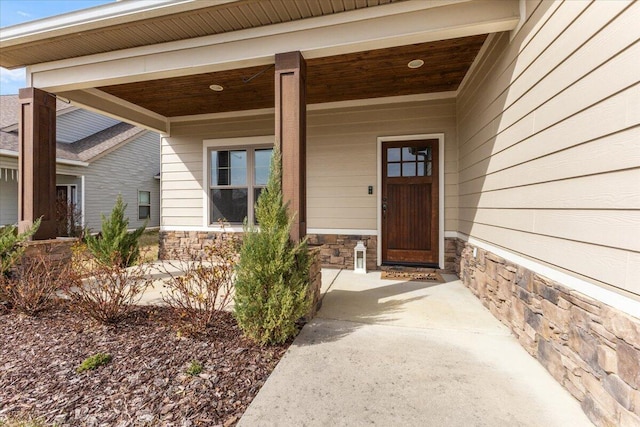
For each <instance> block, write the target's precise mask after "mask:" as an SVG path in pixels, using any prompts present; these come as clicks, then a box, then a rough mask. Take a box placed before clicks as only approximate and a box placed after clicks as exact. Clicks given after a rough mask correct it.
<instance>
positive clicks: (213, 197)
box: [208, 147, 273, 224]
mask: <svg viewBox="0 0 640 427" xmlns="http://www.w3.org/2000/svg"><path fill="white" fill-rule="evenodd" d="M272 153H273V148H271V147H250V148H244V147H243V148H229V149H220V148H210V149H209V155H208V158H209V212H210V214H209V223H210V224H217V223H218V221H220V220H224V221H226V222H229V223H231V224H241V223H242V222H243V221H244V220H245V218H247V220H248V222H249V223H253V224H255V223H256V220H255V214H254V206H255V204H256V202H257V201H258V197H259V196H260V193H261V192H262V190H263V189H264V188H265V187H266V185H267V181H268V180H269V169H270V165H271V155H272Z"/></svg>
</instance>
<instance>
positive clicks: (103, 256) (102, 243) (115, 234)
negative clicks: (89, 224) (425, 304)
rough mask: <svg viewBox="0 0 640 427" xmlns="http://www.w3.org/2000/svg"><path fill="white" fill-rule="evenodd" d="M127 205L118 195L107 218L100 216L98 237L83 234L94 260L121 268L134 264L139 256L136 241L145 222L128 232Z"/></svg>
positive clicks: (145, 224) (144, 226) (145, 225)
mask: <svg viewBox="0 0 640 427" xmlns="http://www.w3.org/2000/svg"><path fill="white" fill-rule="evenodd" d="M126 209H127V205H126V204H125V203H124V202H123V201H122V196H120V195H118V198H117V199H116V204H115V205H114V207H113V210H112V211H111V215H109V217H108V218H107V217H105V216H104V215H102V229H101V232H100V234H99V235H97V236H93V235H91V234H89V233H88V232H87V233H85V240H86V242H87V248H88V249H89V251H90V252H91V254H92V255H93V256H94V257H95V258H96V260H97V261H98V262H100V263H102V264H105V265H109V264H113V263H118V264H120V265H121V266H122V267H129V266H131V265H133V264H135V263H136V261H137V260H138V258H139V256H140V248H139V244H138V240H139V239H140V236H141V235H142V233H143V232H144V229H145V228H146V227H147V222H146V221H145V223H144V225H142V226H141V227H139V228H137V229H136V230H134V231H133V232H131V233H130V232H129V231H127V230H128V227H129V218H125V216H124V213H125V210H126Z"/></svg>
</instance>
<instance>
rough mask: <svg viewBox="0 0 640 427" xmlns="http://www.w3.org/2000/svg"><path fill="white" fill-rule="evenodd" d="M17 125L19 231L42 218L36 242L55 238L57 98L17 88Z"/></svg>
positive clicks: (33, 90) (32, 89)
mask: <svg viewBox="0 0 640 427" xmlns="http://www.w3.org/2000/svg"><path fill="white" fill-rule="evenodd" d="M18 98H19V101H20V114H19V122H18V126H19V127H18V138H19V139H18V145H19V154H18V155H19V157H18V177H19V178H18V228H19V230H20V231H24V230H25V229H27V228H29V227H30V226H31V225H32V224H33V223H34V221H36V220H37V219H38V218H42V220H41V223H40V228H39V229H38V231H37V233H36V234H35V235H34V236H33V238H34V239H36V240H44V239H50V238H54V237H56V234H57V233H56V215H55V200H56V99H55V98H54V97H53V96H51V95H50V94H49V93H47V92H45V91H42V90H40V89H36V88H33V87H29V88H24V89H20V92H19V95H18Z"/></svg>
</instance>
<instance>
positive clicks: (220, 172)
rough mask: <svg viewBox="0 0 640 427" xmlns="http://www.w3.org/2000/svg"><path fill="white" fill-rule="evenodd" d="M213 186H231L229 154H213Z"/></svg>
mask: <svg viewBox="0 0 640 427" xmlns="http://www.w3.org/2000/svg"><path fill="white" fill-rule="evenodd" d="M210 176H211V185H229V152H228V151H212V152H211V173H210Z"/></svg>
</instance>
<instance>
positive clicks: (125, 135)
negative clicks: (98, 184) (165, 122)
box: [0, 95, 146, 162]
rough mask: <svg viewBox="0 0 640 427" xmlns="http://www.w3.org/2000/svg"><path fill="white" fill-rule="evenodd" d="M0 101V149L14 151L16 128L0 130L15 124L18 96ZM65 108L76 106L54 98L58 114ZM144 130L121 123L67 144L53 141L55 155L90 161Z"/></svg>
mask: <svg viewBox="0 0 640 427" xmlns="http://www.w3.org/2000/svg"><path fill="white" fill-rule="evenodd" d="M0 100H1V101H2V104H1V105H0V112H1V115H2V118H1V119H0V149H4V150H9V151H13V152H16V153H17V152H18V134H17V131H13V130H12V131H4V130H1V129H4V128H7V127H11V126H12V125H15V124H16V123H17V116H18V111H19V110H18V108H19V103H18V96H17V95H3V96H0ZM68 108H73V109H76V107H73V106H70V105H69V104H65V103H64V102H60V101H58V105H57V112H58V114H60V112H61V111H63V110H66V109H68ZM5 120H6V121H5ZM145 132H146V130H145V129H142V128H139V127H137V126H134V125H131V124H128V123H123V122H121V123H118V124H116V125H114V126H111V127H109V128H107V129H104V130H102V131H100V132H97V133H94V134H93V135H90V136H88V137H86V138H83V139H80V140H78V141H75V142H72V143H70V144H67V143H61V142H58V143H57V144H56V157H57V158H59V159H65V160H76V161H82V162H91V161H93V160H95V159H96V158H98V157H100V156H101V155H103V154H106V153H107V152H109V151H111V150H112V149H114V148H116V147H118V146H119V145H120V144H123V143H125V142H128V141H130V140H131V139H133V138H134V137H137V136H139V135H142V134H143V133H145Z"/></svg>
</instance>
